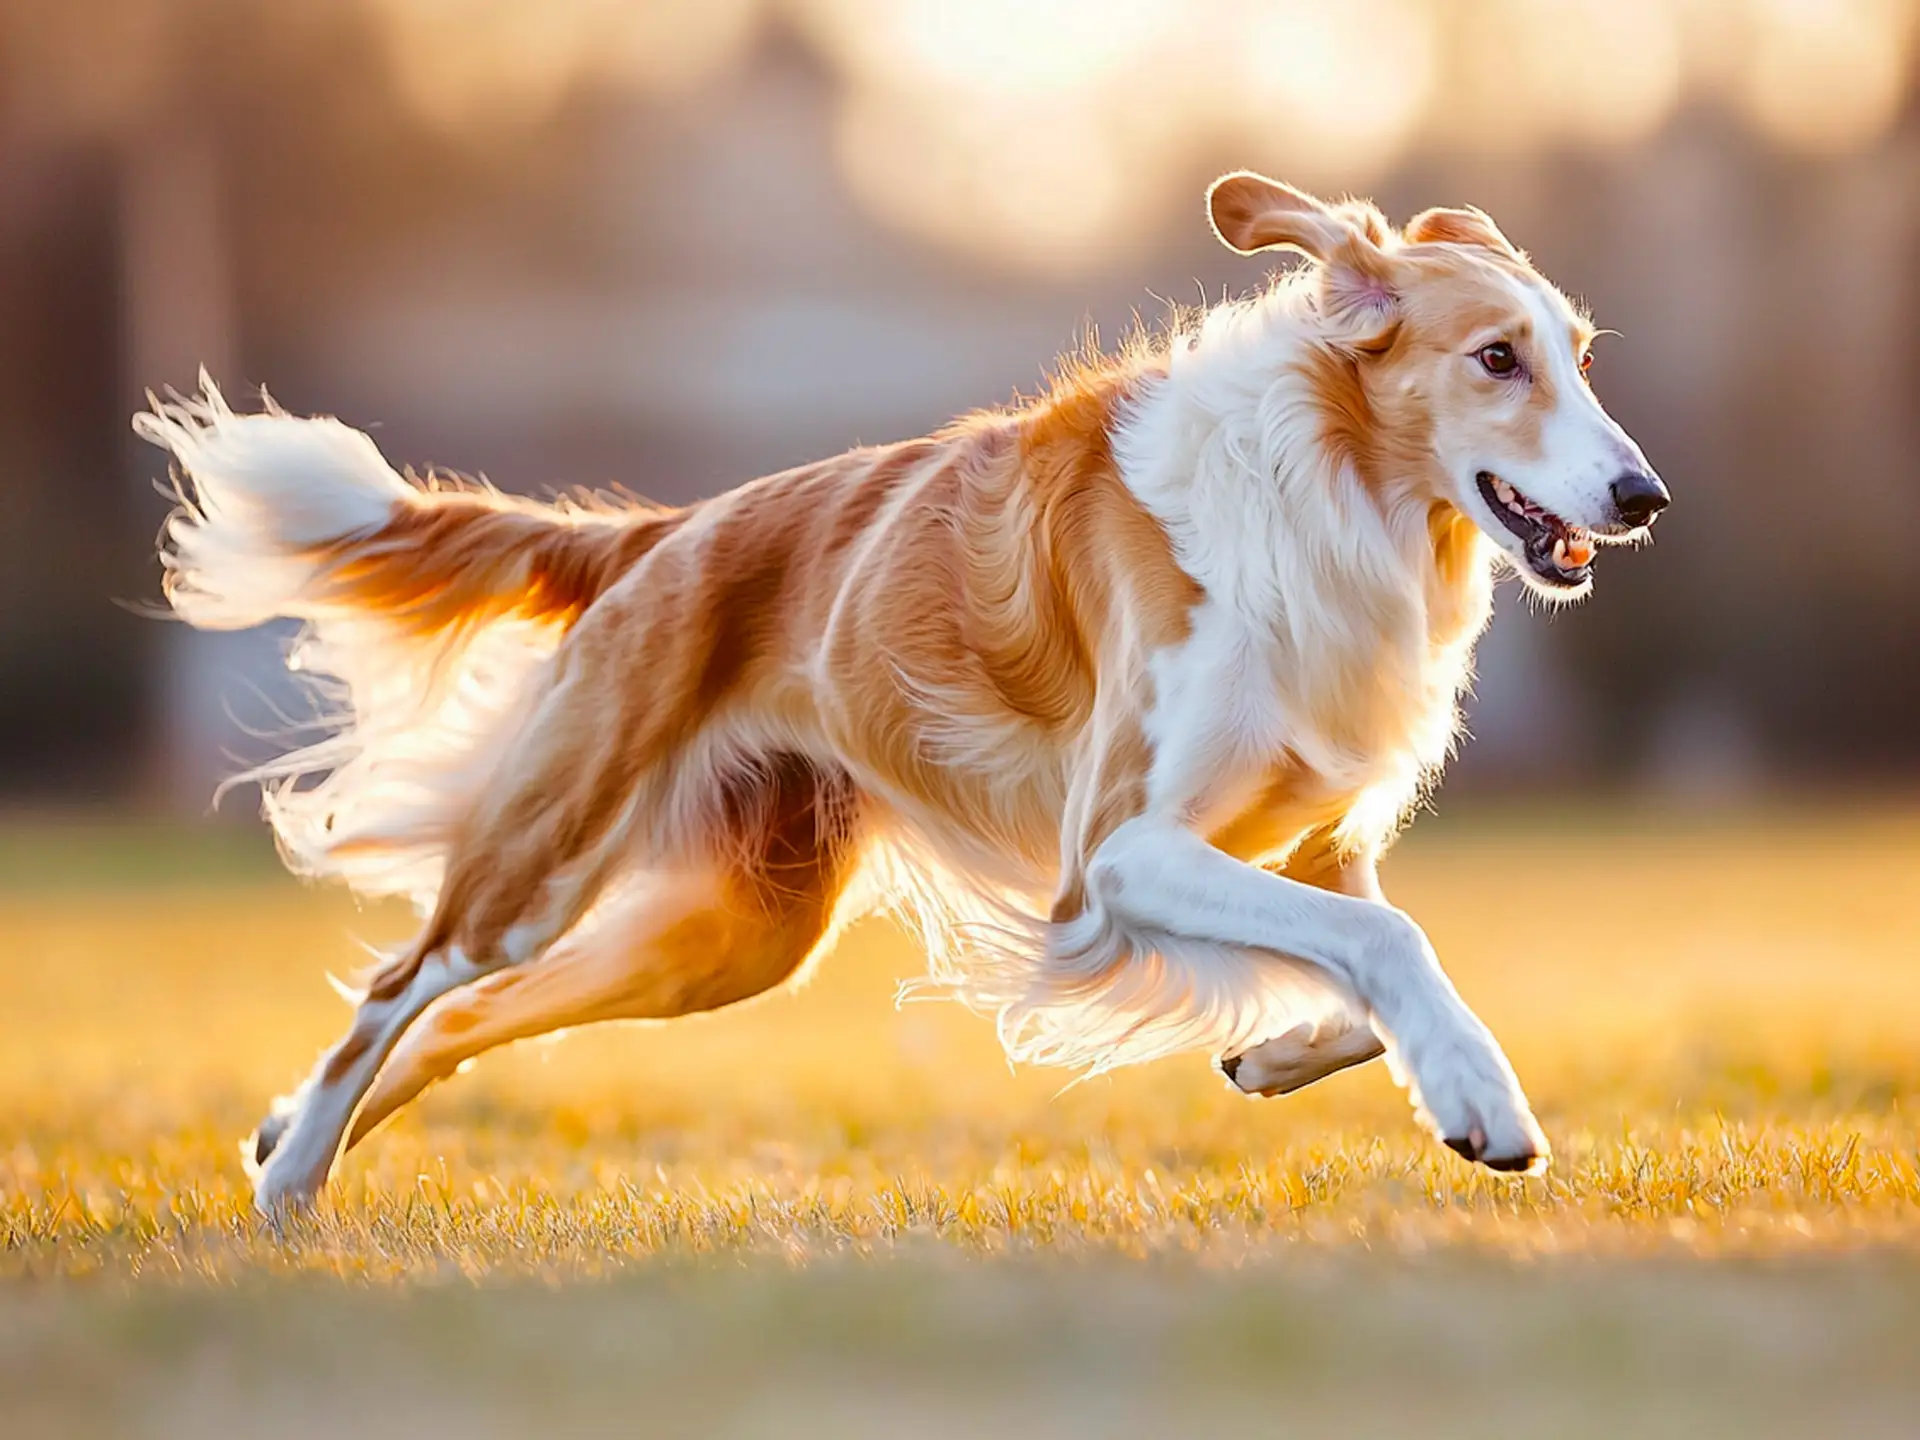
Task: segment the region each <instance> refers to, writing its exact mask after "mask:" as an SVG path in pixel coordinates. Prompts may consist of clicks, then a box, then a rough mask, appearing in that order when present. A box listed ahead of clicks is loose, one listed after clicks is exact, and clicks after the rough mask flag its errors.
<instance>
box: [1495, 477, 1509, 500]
mask: <svg viewBox="0 0 1920 1440" xmlns="http://www.w3.org/2000/svg"><path fill="white" fill-rule="evenodd" d="M1493 493H1494V494H1495V495H1498V496H1499V497H1500V503H1501V504H1502V505H1511V504H1513V487H1512V486H1511V485H1509V484H1507V482H1506V481H1504V480H1496V481H1494V482H1493Z"/></svg>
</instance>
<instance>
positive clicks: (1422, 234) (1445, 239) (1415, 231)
mask: <svg viewBox="0 0 1920 1440" xmlns="http://www.w3.org/2000/svg"><path fill="white" fill-rule="evenodd" d="M1406 234H1407V240H1408V241H1409V243H1411V244H1414V245H1436V244H1437V245H1477V246H1479V247H1480V248H1481V249H1483V250H1494V251H1497V252H1499V253H1500V254H1502V255H1511V256H1513V257H1514V258H1516V259H1518V258H1519V256H1520V250H1519V247H1518V246H1516V245H1515V244H1514V243H1513V242H1512V241H1511V240H1509V239H1507V237H1506V236H1504V235H1502V234H1501V233H1500V227H1499V226H1498V225H1496V224H1494V223H1493V217H1492V216H1490V215H1488V214H1487V212H1486V211H1484V210H1476V209H1475V208H1474V207H1473V206H1471V205H1469V206H1467V207H1466V208H1465V209H1464V210H1439V209H1436V210H1422V211H1421V212H1420V213H1419V214H1418V215H1416V216H1414V217H1413V219H1411V220H1409V221H1408V222H1407V231H1406Z"/></svg>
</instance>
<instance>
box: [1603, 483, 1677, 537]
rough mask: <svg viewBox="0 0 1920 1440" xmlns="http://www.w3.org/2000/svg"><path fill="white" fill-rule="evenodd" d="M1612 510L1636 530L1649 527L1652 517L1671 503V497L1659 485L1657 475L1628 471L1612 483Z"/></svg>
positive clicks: (1665, 489)
mask: <svg viewBox="0 0 1920 1440" xmlns="http://www.w3.org/2000/svg"><path fill="white" fill-rule="evenodd" d="M1612 489H1613V508H1614V509H1616V510H1618V511H1619V512H1620V518H1621V520H1623V521H1624V522H1626V523H1627V524H1628V525H1631V526H1633V528H1634V529H1636V530H1638V529H1639V528H1640V527H1641V526H1642V525H1651V524H1652V523H1653V517H1654V516H1656V515H1658V514H1659V513H1660V512H1661V511H1662V510H1664V509H1666V508H1667V506H1669V505H1671V504H1672V503H1673V496H1672V495H1670V494H1668V493H1667V487H1666V486H1664V485H1662V484H1661V483H1660V477H1659V476H1658V475H1654V474H1651V473H1649V472H1647V471H1643V470H1634V471H1629V472H1628V473H1627V474H1625V475H1622V476H1621V477H1620V478H1619V479H1618V480H1616V481H1614V482H1613V486H1612Z"/></svg>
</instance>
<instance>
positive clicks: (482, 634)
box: [134, 375, 559, 913]
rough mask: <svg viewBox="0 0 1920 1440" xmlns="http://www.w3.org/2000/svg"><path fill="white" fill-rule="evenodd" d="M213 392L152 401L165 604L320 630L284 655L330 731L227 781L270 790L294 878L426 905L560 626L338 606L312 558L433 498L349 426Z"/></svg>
mask: <svg viewBox="0 0 1920 1440" xmlns="http://www.w3.org/2000/svg"><path fill="white" fill-rule="evenodd" d="M201 384H202V393H201V394H200V395H199V396H197V397H194V398H180V397H175V398H173V399H172V400H168V401H162V400H158V399H155V400H154V405H153V409H152V411H151V412H149V413H146V414H142V415H138V416H136V417H135V419H134V430H135V431H136V433H138V434H139V435H140V436H141V437H142V438H143V439H146V440H149V441H151V442H152V443H154V444H155V445H158V446H161V447H162V448H163V449H165V450H167V451H168V452H169V453H170V454H171V455H172V457H173V459H174V462H175V464H174V484H175V490H176V494H177V496H178V498H179V502H180V506H179V509H177V510H176V511H175V512H174V514H173V516H172V518H171V519H170V520H169V521H168V522H167V527H166V531H165V533H164V535H163V538H162V544H161V552H160V556H161V563H162V565H163V566H164V567H165V568H166V572H167V597H168V599H169V600H170V601H171V602H172V604H173V607H174V609H175V611H176V612H178V613H179V615H180V616H181V617H182V618H183V619H185V620H187V621H189V622H191V623H192V624H194V625H197V626H201V627H203V628H208V629H238V628H242V627H245V626H249V625H257V624H260V623H262V622H263V621H266V620H270V619H273V618H276V617H278V616H291V617H294V618H297V619H301V620H304V621H306V622H307V623H306V629H305V630H304V631H303V633H302V634H301V636H300V638H299V640H298V641H296V643H295V645H294V647H293V650H292V652H291V653H290V655H289V657H288V661H287V663H288V668H289V669H293V670H296V671H299V672H302V673H303V674H305V675H306V676H308V677H309V678H310V680H311V686H310V688H311V690H312V693H313V696H314V699H315V702H316V706H317V709H318V714H317V716H316V718H315V721H314V728H317V729H319V730H320V731H321V732H322V734H321V738H320V739H318V740H316V741H315V742H313V743H311V744H308V745H304V746H300V747H298V748H296V749H293V750H291V751H289V752H288V753H287V754H284V755H282V756H280V757H279V758H277V759H275V760H272V761H269V762H268V763H266V764H264V765H261V766H259V767H257V768H255V769H252V770H249V771H246V772H245V773H243V774H240V775H236V776H234V777H233V778H232V779H231V780H229V781H228V782H227V786H228V787H230V786H233V785H238V784H244V783H258V784H259V785H260V787H261V808H262V811H263V812H264V814H265V816H266V818H267V820H268V822H269V823H270V824H271V825H272V826H273V830H274V834H275V837H276V838H277V840H278V841H279V844H280V848H281V852H282V854H283V855H284V856H285V857H286V860H287V863H288V865H289V866H290V867H291V868H292V869H293V870H294V871H295V872H296V873H298V874H301V875H306V876H310V877H316V878H328V879H337V880H342V881H345V882H346V883H347V884H348V885H350V886H352V887H353V888H354V889H355V890H356V891H358V892H359V893H361V894H363V895H369V896H374V895H404V896H406V897H408V898H409V899H411V900H412V901H413V903H414V904H415V906H416V907H417V908H419V909H420V910H421V911H422V912H423V913H424V912H425V911H426V910H429V909H431V908H432V905H433V899H434V896H435V895H436V894H437V893H438V891H439V886H440V877H441V871H442V868H443V866H444V863H445V850H446V846H447V844H448V843H449V840H450V837H451V833H452V829H453V827H454V826H455V825H457V824H458V823H459V821H460V820H461V818H462V817H463V816H464V815H465V814H466V813H467V811H468V809H469V807H470V805H471V802H472V799H473V797H474V796H475V795H477V794H478V792H479V789H480V787H481V785H482V784H483V783H484V782H485V780H486V778H487V776H488V775H489V773H490V772H491V771H492V769H493V767H494V765H495V763H496V761H497V759H498V757H499V754H500V752H501V748H502V747H503V746H504V745H505V744H506V742H507V741H508V739H510V737H511V736H512V734H513V732H514V730H515V728H516V727H517V724H518V722H519V720H520V718H521V716H522V715H523V713H524V711H525V708H526V705H527V703H528V701H529V699H530V697H531V696H532V695H534V694H535V693H536V692H537V690H538V688H539V687H538V686H537V684H536V683H535V679H536V672H537V671H538V670H539V669H540V667H541V666H542V665H544V664H545V663H546V661H547V659H548V658H549V656H551V654H552V652H553V650H554V648H555V646H556V644H557V643H558V639H559V631H558V630H557V629H556V628H555V627H553V626H551V625H543V624H537V623H532V622H528V621H523V620H518V619H511V618H509V619H503V620H498V621H494V622H492V623H490V624H487V625H484V626H481V627H479V628H477V629H476V628H461V627H454V628H452V629H449V630H448V631H445V632H443V633H442V634H440V635H437V636H435V637H433V638H432V639H430V640H426V641H422V640H420V639H418V638H416V637H414V636H411V635H409V634H407V633H405V632H404V631H402V630H400V629H399V628H397V627H395V626H393V625H391V624H389V623H387V622H386V621H385V620H384V619H383V617H382V616H380V615H379V614H377V613H372V612H369V611H367V610H365V609H360V608H351V607H348V606H345V605H340V604H335V603H330V602H329V601H328V599H327V592H326V588H325V586H324V585H323V584H321V583H319V582H320V581H321V578H322V577H321V576H320V575H319V574H318V572H317V570H316V567H315V565H314V563H313V562H312V561H310V560H307V559H305V558H303V557H302V555H301V553H300V552H301V551H303V550H305V549H308V548H310V547H313V546H315V545H319V544H321V543H323V542H326V541H331V540H337V539H339V538H341V537H343V536H349V535H357V534H362V533H370V532H372V531H375V530H378V529H379V528H380V527H381V526H382V525H384V524H385V523H387V521H388V520H389V519H390V517H391V516H392V514H393V512H394V509H395V507H396V506H401V505H406V504H409V503H412V501H413V497H414V496H415V495H416V494H417V493H418V492H417V491H416V490H415V489H414V487H413V486H412V485H410V484H409V483H408V482H407V481H406V480H404V479H403V478H402V477H401V476H400V475H399V474H397V473H396V472H395V471H394V469H393V468H392V467H391V466H390V465H388V464H387V462H386V461H385V459H384V458H383V457H382V456H381V454H380V451H379V449H378V447H377V446H375V445H374V443H373V441H372V440H371V439H370V438H368V437H367V436H366V435H365V434H363V433H362V432H360V431H358V430H354V429H352V428H351V427H349V426H347V425H344V424H342V423H341V422H340V421H338V420H334V419H329V418H320V419H301V418H297V417H295V416H291V415H287V414H285V413H283V412H281V411H279V410H277V409H273V408H269V409H268V410H267V411H266V412H265V413H263V414H258V415H239V414H235V413H234V411H233V410H232V409H231V407H229V406H228V404H227V403H226V401H225V400H224V399H223V398H222V397H221V395H220V392H219V391H218V390H217V389H216V388H215V387H214V385H213V383H212V382H211V381H210V380H208V379H207V378H206V376H205V375H202V377H201ZM316 780H317V783H310V782H314V781H316ZM223 788H226V787H223Z"/></svg>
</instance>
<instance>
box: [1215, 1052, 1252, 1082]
mask: <svg viewBox="0 0 1920 1440" xmlns="http://www.w3.org/2000/svg"><path fill="white" fill-rule="evenodd" d="M1245 1058H1246V1057H1245V1056H1244V1055H1222V1056H1221V1057H1220V1073H1221V1074H1222V1075H1224V1076H1226V1077H1227V1079H1228V1080H1231V1081H1232V1082H1233V1083H1234V1084H1236V1085H1237V1084H1239V1083H1240V1081H1239V1075H1240V1062H1241V1061H1242V1060H1244V1059H1245Z"/></svg>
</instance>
